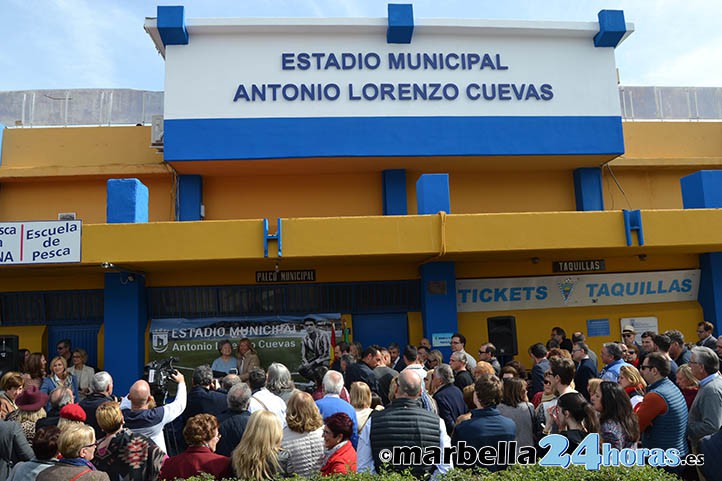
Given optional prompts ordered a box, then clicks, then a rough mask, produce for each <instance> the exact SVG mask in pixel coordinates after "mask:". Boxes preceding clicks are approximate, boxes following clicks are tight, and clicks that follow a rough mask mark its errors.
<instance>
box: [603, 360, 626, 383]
mask: <svg viewBox="0 0 722 481" xmlns="http://www.w3.org/2000/svg"><path fill="white" fill-rule="evenodd" d="M625 364H627V363H626V362H624V360H623V359H617V360H616V361H614V362H610V363H609V364H607V365H605V366H604V368H603V369H602V372H600V373H599V377H601V378H602V381H612V382H617V381H619V369H620V368H621V367H622V366H623V365H625Z"/></svg>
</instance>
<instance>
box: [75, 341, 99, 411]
mask: <svg viewBox="0 0 722 481" xmlns="http://www.w3.org/2000/svg"><path fill="white" fill-rule="evenodd" d="M71 359H72V361H73V365H72V366H70V367H69V368H68V373H70V374H71V375H73V376H75V379H76V381H77V383H78V394H79V395H80V399H78V398H75V402H79V401H80V400H81V399H85V396H87V395H88V394H90V383H91V382H92V381H93V376H94V375H95V369H93V368H92V367H90V366H86V365H85V363H86V362H88V352H87V351H86V350H85V349H83V348H82V347H79V348H77V349H73V357H72V358H71Z"/></svg>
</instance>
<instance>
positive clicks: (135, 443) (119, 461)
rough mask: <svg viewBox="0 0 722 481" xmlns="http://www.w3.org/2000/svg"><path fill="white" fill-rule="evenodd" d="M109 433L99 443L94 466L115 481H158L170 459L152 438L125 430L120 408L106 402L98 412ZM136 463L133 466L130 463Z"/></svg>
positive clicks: (98, 418)
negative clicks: (162, 469) (130, 460)
mask: <svg viewBox="0 0 722 481" xmlns="http://www.w3.org/2000/svg"><path fill="white" fill-rule="evenodd" d="M95 417H96V420H97V422H98V426H99V427H100V429H102V430H103V432H104V433H105V437H103V438H102V439H101V440H100V441H99V442H98V448H97V450H96V451H95V458H93V463H94V464H95V465H96V466H97V467H98V469H100V470H101V471H105V472H106V473H108V475H109V476H110V477H111V479H113V480H114V481H155V480H156V479H158V475H159V474H160V468H161V466H162V465H163V461H165V459H166V457H167V456H166V455H165V453H164V452H163V450H162V449H160V448H159V447H158V445H157V444H155V443H154V442H153V441H152V440H151V439H150V438H148V437H146V436H143V435H142V434H138V433H134V432H132V431H130V430H129V429H127V428H126V427H125V424H124V423H125V421H124V420H123V413H122V412H121V410H120V404H119V403H117V402H114V401H106V402H104V403H103V404H101V405H100V406H98V409H96V411H95ZM129 459H132V460H133V462H132V463H129V462H128V460H129Z"/></svg>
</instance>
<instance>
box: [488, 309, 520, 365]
mask: <svg viewBox="0 0 722 481" xmlns="http://www.w3.org/2000/svg"><path fill="white" fill-rule="evenodd" d="M486 328H487V330H488V331H489V342H490V343H492V344H493V345H494V347H496V355H497V356H498V357H509V356H516V355H517V354H519V346H518V345H517V342H516V318H515V317H514V316H497V317H488V318H487V319H486Z"/></svg>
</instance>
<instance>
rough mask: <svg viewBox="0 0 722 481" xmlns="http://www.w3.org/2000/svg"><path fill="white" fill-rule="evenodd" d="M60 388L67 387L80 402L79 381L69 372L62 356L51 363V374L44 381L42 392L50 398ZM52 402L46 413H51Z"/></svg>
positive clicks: (46, 407)
mask: <svg viewBox="0 0 722 481" xmlns="http://www.w3.org/2000/svg"><path fill="white" fill-rule="evenodd" d="M58 386H66V387H69V388H70V389H72V390H73V398H74V400H75V401H77V400H78V380H77V379H76V377H75V376H73V375H72V374H70V373H69V372H68V362H67V361H66V360H65V358H64V357H62V356H55V357H54V358H53V359H52V361H50V372H49V373H48V375H47V377H46V378H45V379H43V384H42V385H41V386H40V390H41V391H42V392H44V393H45V394H47V395H48V396H50V393H51V392H53V391H54V390H55V388H57V387H58ZM50 408H51V406H50V402H49V401H48V404H47V405H46V406H45V411H50Z"/></svg>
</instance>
